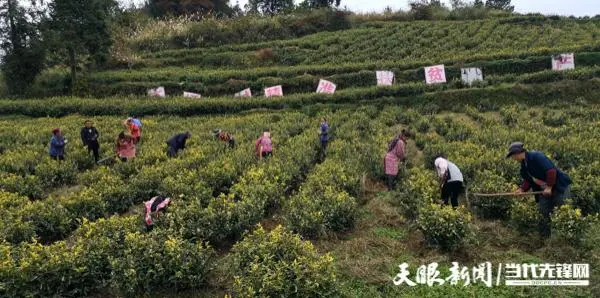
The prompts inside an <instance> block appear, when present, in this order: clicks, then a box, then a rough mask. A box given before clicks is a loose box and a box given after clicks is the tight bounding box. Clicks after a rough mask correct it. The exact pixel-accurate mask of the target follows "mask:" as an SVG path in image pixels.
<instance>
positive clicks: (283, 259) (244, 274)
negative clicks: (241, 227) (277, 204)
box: [231, 226, 339, 297]
mask: <svg viewBox="0 0 600 298" xmlns="http://www.w3.org/2000/svg"><path fill="white" fill-rule="evenodd" d="M231 252H232V255H231V258H232V272H234V273H233V274H234V279H235V283H234V285H233V290H234V293H235V295H236V296H239V297H283V296H285V297H317V296H318V297H334V296H337V295H338V294H339V293H338V292H337V282H336V276H335V269H334V267H333V258H332V257H331V255H329V254H327V255H324V256H319V255H318V254H317V251H316V250H315V248H314V247H313V245H312V244H311V243H310V242H306V241H302V240H301V239H300V237H298V236H297V235H294V234H293V233H290V232H288V231H286V230H285V229H284V228H283V227H281V226H278V227H276V228H275V229H274V230H272V231H271V232H267V231H265V230H264V229H263V228H262V227H261V226H259V227H258V228H257V229H256V230H255V231H254V232H253V233H251V234H248V235H247V236H246V237H245V238H244V240H242V241H241V242H238V243H237V244H236V245H235V246H234V247H233V249H232V251H231Z"/></svg>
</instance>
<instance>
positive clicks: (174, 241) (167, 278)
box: [109, 232, 214, 296]
mask: <svg viewBox="0 0 600 298" xmlns="http://www.w3.org/2000/svg"><path fill="white" fill-rule="evenodd" d="M213 258H214V251H213V250H212V249H211V248H210V247H207V246H206V245H204V244H202V243H196V244H193V243H190V242H187V241H185V240H182V239H179V238H176V237H172V236H167V235H165V234H161V233H160V232H157V233H150V234H141V233H130V234H126V235H125V242H124V244H123V252H122V256H120V257H109V259H110V263H111V267H112V274H111V276H112V279H111V283H112V284H113V285H114V286H115V287H116V288H118V289H119V290H120V291H121V292H122V293H123V294H126V295H128V296H131V295H134V296H143V295H144V294H150V293H151V292H154V291H156V290H158V289H165V288H167V289H174V290H181V289H188V288H190V287H198V286H201V285H202V284H203V283H205V282H206V278H207V274H208V272H210V270H211V269H212V267H213Z"/></svg>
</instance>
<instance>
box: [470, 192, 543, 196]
mask: <svg viewBox="0 0 600 298" xmlns="http://www.w3.org/2000/svg"><path fill="white" fill-rule="evenodd" d="M543 193H544V192H543V191H532V192H521V193H515V192H505V193H490V194H486V193H472V194H471V195H473V196H475V197H524V196H532V195H541V194H543Z"/></svg>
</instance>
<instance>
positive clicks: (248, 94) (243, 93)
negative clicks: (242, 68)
mask: <svg viewBox="0 0 600 298" xmlns="http://www.w3.org/2000/svg"><path fill="white" fill-rule="evenodd" d="M233 97H252V92H251V91H250V88H246V89H244V90H242V91H240V92H238V93H236V94H234V95H233Z"/></svg>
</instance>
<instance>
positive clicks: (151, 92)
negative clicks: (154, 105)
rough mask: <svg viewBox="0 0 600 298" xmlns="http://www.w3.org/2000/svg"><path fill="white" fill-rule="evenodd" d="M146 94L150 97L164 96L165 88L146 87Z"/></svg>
mask: <svg viewBox="0 0 600 298" xmlns="http://www.w3.org/2000/svg"><path fill="white" fill-rule="evenodd" d="M148 96H150V97H165V96H166V94H165V88H164V87H158V88H154V89H148Z"/></svg>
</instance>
